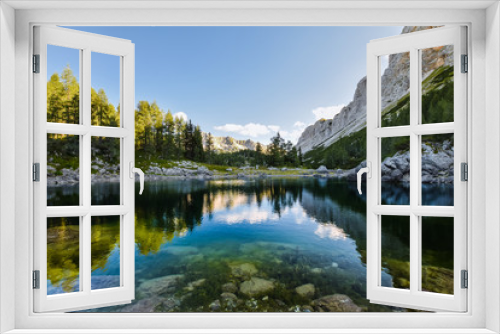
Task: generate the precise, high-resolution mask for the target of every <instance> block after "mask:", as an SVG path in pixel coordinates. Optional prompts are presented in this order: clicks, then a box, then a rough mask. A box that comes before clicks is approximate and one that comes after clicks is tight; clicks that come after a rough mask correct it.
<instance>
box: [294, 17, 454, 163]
mask: <svg viewBox="0 0 500 334" xmlns="http://www.w3.org/2000/svg"><path fill="white" fill-rule="evenodd" d="M432 28H435V27H434V26H425V27H410V26H407V27H404V29H403V31H402V34H405V33H409V32H414V31H419V30H426V29H432ZM423 57H424V59H423V60H424V61H423V64H424V65H423V66H424V67H423V69H422V71H423V75H424V78H426V77H427V76H429V75H430V74H431V73H432V72H433V71H434V70H435V69H437V68H439V67H440V66H442V65H444V66H448V65H450V64H451V63H452V61H453V52H452V49H451V48H450V47H447V46H445V47H437V48H431V49H426V50H424V51H423ZM408 69H409V55H408V54H407V53H401V54H394V55H390V56H389V60H388V67H387V68H386V69H385V71H384V74H383V75H382V78H381V79H382V109H383V110H384V111H385V110H388V108H391V109H394V107H396V109H395V110H399V109H400V108H399V107H398V105H397V104H398V103H400V99H401V98H402V97H404V96H405V95H407V94H408V89H409V70H408ZM400 112H401V110H400ZM390 115H392V116H394V115H393V114H392V113H390ZM387 117H389V115H387ZM365 127H366V77H364V78H362V79H361V80H360V81H359V82H358V85H357V87H356V91H355V93H354V97H353V100H352V101H351V102H350V103H349V104H348V105H347V106H345V107H344V108H342V110H341V111H340V112H339V113H338V114H337V115H335V117H334V118H333V119H321V120H319V121H317V122H316V123H314V124H313V125H310V126H308V127H307V128H306V129H305V130H304V132H303V133H302V135H301V136H300V138H299V140H298V142H297V148H300V149H302V152H303V153H307V152H309V151H311V150H313V149H318V148H321V147H323V148H327V147H328V146H330V145H332V144H333V143H335V142H337V141H338V140H340V139H341V138H347V137H348V136H350V135H351V134H353V133H355V132H358V131H360V130H361V129H363V128H365Z"/></svg>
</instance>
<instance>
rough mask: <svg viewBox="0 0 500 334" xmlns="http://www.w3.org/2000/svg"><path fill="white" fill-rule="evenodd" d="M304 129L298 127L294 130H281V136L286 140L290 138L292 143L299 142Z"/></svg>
mask: <svg viewBox="0 0 500 334" xmlns="http://www.w3.org/2000/svg"><path fill="white" fill-rule="evenodd" d="M303 131H304V129H296V130H293V131H280V135H281V137H283V138H284V139H285V140H287V141H288V140H289V141H291V142H292V144H294V145H295V144H297V140H299V137H300V135H301V134H302V132H303Z"/></svg>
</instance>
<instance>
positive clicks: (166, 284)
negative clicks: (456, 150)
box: [138, 275, 184, 296]
mask: <svg viewBox="0 0 500 334" xmlns="http://www.w3.org/2000/svg"><path fill="white" fill-rule="evenodd" d="M183 277H184V275H168V276H162V277H158V278H154V279H151V280H147V281H145V282H143V283H142V284H141V285H139V288H138V292H140V293H141V294H142V295H144V296H158V295H161V294H165V293H172V292H174V291H175V288H176V287H177V283H178V281H179V280H180V279H181V278H183Z"/></svg>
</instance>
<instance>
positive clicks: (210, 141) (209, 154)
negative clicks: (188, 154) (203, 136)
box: [206, 132, 214, 163]
mask: <svg viewBox="0 0 500 334" xmlns="http://www.w3.org/2000/svg"><path fill="white" fill-rule="evenodd" d="M206 146H207V159H208V160H207V161H208V163H211V162H212V152H213V150H214V137H212V134H211V133H210V132H209V133H208V136H207V143H206Z"/></svg>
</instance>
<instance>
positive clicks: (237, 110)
mask: <svg viewBox="0 0 500 334" xmlns="http://www.w3.org/2000/svg"><path fill="white" fill-rule="evenodd" d="M71 29H78V30H82V31H88V32H92V33H97V34H103V35H108V36H114V37H119V38H124V39H129V40H131V41H132V42H133V43H135V51H136V69H135V70H136V85H135V86H136V95H135V99H136V102H137V101H140V100H147V101H150V102H152V101H156V102H157V103H158V105H159V106H160V108H162V109H163V110H165V111H167V110H168V109H170V110H171V111H172V112H173V113H174V114H175V113H179V112H182V113H185V114H186V115H187V116H188V117H189V118H191V119H192V120H193V122H194V123H195V124H199V125H200V126H201V128H202V130H203V131H205V132H212V134H213V135H216V136H224V135H230V136H233V137H235V138H237V139H247V138H250V139H252V140H257V141H261V142H262V143H268V142H269V138H270V137H271V136H273V135H274V134H275V131H276V130H279V131H280V133H282V135H283V136H284V137H285V138H286V139H291V140H292V141H293V142H295V141H296V139H297V138H298V136H299V135H300V133H301V132H302V130H303V129H304V127H305V126H307V125H310V124H313V123H314V122H315V121H316V120H317V119H319V118H321V117H329V118H331V116H332V115H334V114H335V112H337V111H338V110H339V109H340V108H341V106H343V105H345V104H347V103H349V102H350V100H351V99H352V96H353V95H354V91H355V88H356V84H357V82H358V81H359V80H360V79H361V78H362V77H363V76H365V75H366V44H367V43H368V42H369V41H370V40H372V39H377V38H382V37H387V36H394V35H397V34H399V33H400V32H401V30H402V27H71ZM52 48H55V47H52ZM70 51H73V50H70ZM73 52H75V51H73ZM69 53H70V52H68V51H66V52H55V51H54V52H52V53H51V52H50V49H49V56H48V70H49V72H48V73H49V75H50V74H52V73H54V72H55V71H57V72H61V70H62V68H63V67H64V66H66V65H67V64H70V66H71V67H72V68H77V67H76V66H77V64H78V55H77V53H76V56H71V54H69ZM116 58H117V57H114V56H107V55H99V54H93V55H92V87H94V88H96V89H99V88H104V90H105V91H106V93H107V94H108V97H109V100H110V101H111V102H112V103H114V104H116V103H117V101H118V98H119V86H118V74H117V73H118V70H119V67H117V66H119V65H117V64H119V62H118V60H117V59H116Z"/></svg>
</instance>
